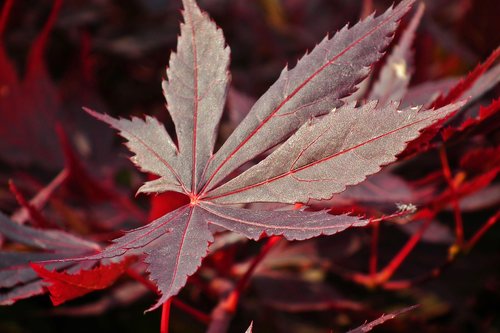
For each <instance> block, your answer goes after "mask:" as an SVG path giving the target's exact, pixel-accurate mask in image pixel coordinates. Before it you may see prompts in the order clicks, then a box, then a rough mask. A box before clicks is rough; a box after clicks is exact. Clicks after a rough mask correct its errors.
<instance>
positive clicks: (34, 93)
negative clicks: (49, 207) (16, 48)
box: [0, 0, 62, 168]
mask: <svg viewBox="0 0 500 333" xmlns="http://www.w3.org/2000/svg"><path fill="white" fill-rule="evenodd" d="M12 4H13V1H7V3H6V4H5V5H4V8H3V10H2V21H1V26H0V38H2V37H3V36H2V33H3V32H4V30H5V25H6V24H7V20H8V16H9V11H10V9H11V7H12ZM61 5H62V0H57V1H54V6H53V7H52V11H51V12H50V15H49V18H48V19H47V22H46V23H45V25H44V27H43V29H42V31H41V32H40V34H39V35H38V36H37V38H36V40H35V42H34V43H33V46H32V47H31V49H30V51H29V54H28V60H27V68H26V75H25V77H24V78H23V79H20V78H19V77H18V74H17V72H16V70H15V67H14V65H13V64H12V62H11V61H10V59H9V58H8V57H7V53H6V50H5V49H4V46H3V45H4V43H2V44H0V87H1V91H0V115H1V117H2V122H0V135H1V137H2V140H1V141H0V157H1V158H2V159H4V160H6V161H9V162H10V163H13V164H20V165H30V164H33V163H37V164H38V165H42V166H44V167H47V168H53V167H57V166H60V165H61V164H62V163H61V162H62V156H61V154H60V151H59V150H58V149H54V147H57V137H56V136H55V135H54V128H51V125H54V124H55V120H56V117H57V113H58V112H59V111H60V107H61V101H60V97H59V95H58V93H57V90H56V87H55V86H54V84H53V82H52V81H51V79H50V77H49V75H48V73H47V69H46V67H45V64H44V58H43V55H44V51H45V47H46V45H47V41H48V37H49V34H50V31H51V30H52V28H53V26H54V24H55V21H56V18H57V15H58V13H59V10H60V8H61Z"/></svg>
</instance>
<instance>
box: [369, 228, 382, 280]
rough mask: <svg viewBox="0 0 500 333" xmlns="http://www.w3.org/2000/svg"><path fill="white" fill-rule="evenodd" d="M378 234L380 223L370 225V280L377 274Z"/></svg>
mask: <svg viewBox="0 0 500 333" xmlns="http://www.w3.org/2000/svg"><path fill="white" fill-rule="evenodd" d="M379 233H380V223H379V222H374V223H372V239H371V249H370V264H369V265H370V268H369V269H370V276H371V277H372V278H374V277H375V275H376V274H377V264H378V240H379Z"/></svg>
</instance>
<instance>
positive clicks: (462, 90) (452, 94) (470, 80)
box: [401, 48, 500, 156]
mask: <svg viewBox="0 0 500 333" xmlns="http://www.w3.org/2000/svg"><path fill="white" fill-rule="evenodd" d="M499 56H500V48H498V49H496V50H495V51H493V53H492V54H491V55H490V56H489V58H488V59H487V60H486V61H485V62H484V63H482V64H479V65H477V66H476V68H474V70H473V71H472V72H470V73H469V74H468V75H467V76H466V77H465V78H463V79H462V80H460V81H459V82H458V83H457V84H456V85H455V86H453V87H452V88H451V89H450V91H449V92H448V93H447V94H446V95H443V94H441V95H440V96H439V97H437V99H436V100H434V102H433V103H432V104H431V106H430V107H431V108H439V107H442V106H444V105H447V104H449V103H452V101H457V100H459V99H463V98H468V97H473V98H476V97H478V96H464V94H467V93H468V92H469V89H471V88H472V87H473V86H474V83H475V82H476V81H477V80H478V79H480V78H481V76H482V75H483V74H484V73H485V72H486V70H488V68H490V67H491V65H493V63H494V62H495V60H496V59H497V58H498V57H499ZM480 92H484V91H480ZM446 121H447V118H444V119H442V120H440V121H438V122H436V123H435V124H434V125H432V126H430V127H428V128H427V129H425V130H424V131H423V132H422V135H420V136H419V137H418V138H417V139H416V140H413V141H412V142H410V144H408V146H407V147H406V149H405V151H404V152H403V153H402V154H401V156H409V155H413V154H415V153H417V152H424V151H426V150H428V149H429V148H430V147H431V140H432V139H434V138H435V137H436V135H437V134H438V133H439V131H440V130H441V129H442V127H443V125H444V124H445V123H446Z"/></svg>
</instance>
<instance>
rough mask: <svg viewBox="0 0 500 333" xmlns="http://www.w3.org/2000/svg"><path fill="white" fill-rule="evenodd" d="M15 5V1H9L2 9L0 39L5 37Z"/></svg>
mask: <svg viewBox="0 0 500 333" xmlns="http://www.w3.org/2000/svg"><path fill="white" fill-rule="evenodd" d="M13 4H14V0H7V1H5V4H4V6H3V8H2V13H1V14H0V37H1V36H2V35H3V33H4V31H5V27H6V26H7V21H8V20H9V14H10V10H11V9H12V5H13Z"/></svg>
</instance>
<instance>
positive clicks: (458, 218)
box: [439, 145, 464, 247]
mask: <svg viewBox="0 0 500 333" xmlns="http://www.w3.org/2000/svg"><path fill="white" fill-rule="evenodd" d="M439 157H440V159H441V165H442V167H443V174H444V177H445V179H446V181H447V183H448V186H449V187H450V190H451V193H452V206H453V213H454V216H455V234H456V237H457V245H458V246H459V247H462V246H463V244H464V227H463V221H462V213H461V211H460V205H459V203H458V198H457V195H456V184H455V182H454V180H453V177H452V174H451V170H450V164H449V163H448V156H447V155H446V148H445V146H444V145H443V146H441V149H440V150H439Z"/></svg>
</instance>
